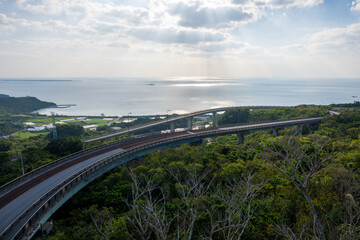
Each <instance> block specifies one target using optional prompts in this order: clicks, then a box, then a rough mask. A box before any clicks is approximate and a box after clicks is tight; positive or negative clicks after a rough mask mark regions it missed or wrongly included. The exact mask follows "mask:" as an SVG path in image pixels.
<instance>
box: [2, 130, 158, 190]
mask: <svg viewBox="0 0 360 240" xmlns="http://www.w3.org/2000/svg"><path fill="white" fill-rule="evenodd" d="M160 134H161V133H159V132H154V133H149V134H142V135H138V136H135V137H132V138H129V139H121V140H117V141H113V142H111V143H107V144H101V145H99V146H95V147H91V148H88V149H85V150H81V151H78V152H75V153H72V154H70V155H67V156H65V157H62V158H59V159H57V160H55V161H52V162H49V163H47V164H45V165H43V166H41V167H39V168H36V169H34V170H32V171H30V172H28V173H26V174H24V175H22V176H20V177H18V178H15V179H13V180H11V181H10V182H8V183H6V184H4V185H2V186H1V187H0V193H3V192H6V191H7V190H9V189H10V188H11V187H13V186H15V185H17V184H19V183H21V182H24V181H26V180H27V179H30V178H32V177H33V176H36V175H37V174H39V173H40V172H43V171H46V170H48V169H50V168H53V167H56V166H58V165H60V164H62V163H64V162H66V161H69V160H72V159H74V158H76V157H79V156H83V155H84V154H87V153H91V152H93V151H96V150H99V149H102V148H106V147H109V146H112V145H114V144H118V143H122V142H124V143H125V142H127V141H132V140H134V139H138V138H144V137H151V136H156V135H160Z"/></svg>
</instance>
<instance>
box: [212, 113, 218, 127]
mask: <svg viewBox="0 0 360 240" xmlns="http://www.w3.org/2000/svg"><path fill="white" fill-rule="evenodd" d="M212 114H213V121H212V122H213V128H216V127H217V126H216V112H213V113H212Z"/></svg>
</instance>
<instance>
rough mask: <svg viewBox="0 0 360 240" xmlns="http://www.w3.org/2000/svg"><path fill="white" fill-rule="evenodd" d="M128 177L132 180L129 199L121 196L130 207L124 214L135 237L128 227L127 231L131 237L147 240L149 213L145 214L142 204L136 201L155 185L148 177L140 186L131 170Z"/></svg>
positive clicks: (138, 180) (148, 237)
mask: <svg viewBox="0 0 360 240" xmlns="http://www.w3.org/2000/svg"><path fill="white" fill-rule="evenodd" d="M130 177H131V180H132V182H133V184H132V186H131V190H132V191H131V193H132V195H131V200H130V201H129V200H127V199H124V198H123V201H124V202H125V203H126V205H127V206H128V207H129V209H130V213H129V215H127V216H125V219H126V220H127V221H128V222H129V223H130V224H131V226H132V227H133V228H134V230H135V233H136V235H137V237H133V236H132V235H133V234H131V232H130V230H129V229H128V228H127V231H128V233H129V235H130V237H131V238H132V239H141V240H147V239H150V237H151V229H150V215H148V214H146V211H144V208H143V206H142V205H140V204H139V203H138V202H139V200H140V199H141V198H143V197H144V196H145V195H146V194H148V193H149V192H150V193H151V192H152V191H153V190H154V189H155V188H156V185H155V184H154V183H153V182H152V181H151V179H150V180H148V181H145V186H142V183H141V179H140V178H139V177H138V176H136V174H135V173H134V172H133V171H130Z"/></svg>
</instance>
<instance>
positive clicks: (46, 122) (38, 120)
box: [26, 117, 69, 124]
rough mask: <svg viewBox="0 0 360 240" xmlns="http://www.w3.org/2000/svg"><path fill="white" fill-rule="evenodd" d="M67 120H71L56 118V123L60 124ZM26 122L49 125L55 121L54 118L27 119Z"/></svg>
mask: <svg viewBox="0 0 360 240" xmlns="http://www.w3.org/2000/svg"><path fill="white" fill-rule="evenodd" d="M66 119H69V117H55V122H58V121H60V120H66ZM26 122H33V123H44V124H49V123H52V122H53V120H52V117H35V118H29V119H27V120H26Z"/></svg>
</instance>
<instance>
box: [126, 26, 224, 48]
mask: <svg viewBox="0 0 360 240" xmlns="http://www.w3.org/2000/svg"><path fill="white" fill-rule="evenodd" d="M128 33H129V34H130V35H131V36H133V37H135V38H137V39H140V40H146V41H153V42H159V43H178V44H196V43H201V42H220V41H224V40H225V39H226V36H225V35H224V34H221V33H212V32H206V31H194V30H184V29H182V30H176V29H172V28H156V27H148V28H135V29H132V30H130V31H129V32H128Z"/></svg>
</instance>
